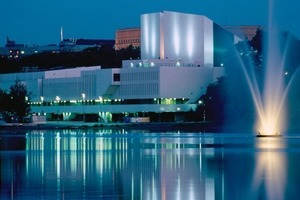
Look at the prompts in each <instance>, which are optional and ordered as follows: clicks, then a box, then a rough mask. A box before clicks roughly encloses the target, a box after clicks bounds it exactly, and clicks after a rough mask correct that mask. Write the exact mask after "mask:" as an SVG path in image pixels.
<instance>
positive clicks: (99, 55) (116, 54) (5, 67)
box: [0, 45, 140, 73]
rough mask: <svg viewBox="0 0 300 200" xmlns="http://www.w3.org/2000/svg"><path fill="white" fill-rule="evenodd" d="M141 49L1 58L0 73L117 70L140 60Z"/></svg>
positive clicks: (85, 51) (112, 49)
mask: <svg viewBox="0 0 300 200" xmlns="http://www.w3.org/2000/svg"><path fill="white" fill-rule="evenodd" d="M139 58H140V48H139V47H133V46H132V45H130V46H128V47H127V48H123V49H120V50H115V49H114V48H113V47H111V46H106V45H103V46H101V47H91V48H86V49H84V50H83V51H80V52H59V53H52V52H43V53H36V54H32V55H28V56H21V57H20V58H17V59H15V58H14V59H12V58H8V57H4V56H2V57H0V73H14V72H21V71H22V70H23V68H24V67H34V68H36V69H37V70H50V69H52V68H57V67H62V68H73V67H78V66H96V65H101V67H102V68H116V67H121V66H122V60H129V59H139Z"/></svg>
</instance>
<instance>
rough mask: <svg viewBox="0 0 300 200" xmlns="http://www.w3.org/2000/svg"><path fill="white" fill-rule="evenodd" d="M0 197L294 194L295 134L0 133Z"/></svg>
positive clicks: (298, 160)
mask: <svg viewBox="0 0 300 200" xmlns="http://www.w3.org/2000/svg"><path fill="white" fill-rule="evenodd" d="M0 138H1V140H0V144H1V146H0V149H1V151H0V155H1V190H0V192H1V193H0V199H146V200H148V199H149V200H150V199H151V200H155V199H172V200H173V199H174V200H176V199H184V200H193V199H195V200H199V199H209V200H210V199H212V200H213V199H228V200H232V199H238V200H240V199H251V200H252V199H300V189H299V188H300V134H293V135H284V136H283V137H279V138H256V137H255V136H254V135H253V134H250V133H248V134H246V133H240V134H230V133H227V134H225V133H218V134H216V133H214V134H211V133H180V132H169V133H150V132H147V131H137V130H136V131H131V132H126V131H125V130H117V131H116V130H46V131H43V130H38V131H33V130H30V131H24V132H22V131H19V132H3V131H2V132H1V134H0Z"/></svg>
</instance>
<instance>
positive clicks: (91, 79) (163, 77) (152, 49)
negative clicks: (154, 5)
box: [0, 11, 239, 122]
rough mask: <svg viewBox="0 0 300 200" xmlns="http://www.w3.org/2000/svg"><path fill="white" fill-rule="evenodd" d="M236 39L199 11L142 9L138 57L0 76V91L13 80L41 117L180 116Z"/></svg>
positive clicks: (220, 71) (117, 118)
mask: <svg viewBox="0 0 300 200" xmlns="http://www.w3.org/2000/svg"><path fill="white" fill-rule="evenodd" d="M238 40H239V38H238V37H236V36H235V35H233V34H231V33H229V32H228V31H226V30H225V29H223V28H222V27H221V26H219V25H217V24H216V23H214V22H213V21H212V20H210V19H208V18H207V17H205V16H201V15H194V14H185V13H178V12H169V11H164V12H158V13H150V14H143V15H141V59H140V60H125V61H123V64H122V68H112V69H101V67H100V66H94V67H78V68H73V69H62V70H52V71H44V72H28V73H14V74H2V75H0V88H1V89H6V90H8V89H9V87H10V86H11V85H13V84H14V81H15V80H16V79H19V80H21V81H22V82H23V83H24V84H26V86H27V89H28V91H30V92H31V93H32V95H31V96H30V102H31V103H30V104H31V110H32V112H33V113H37V114H38V115H46V117H47V119H48V120H54V119H55V118H57V117H59V118H60V120H79V118H80V116H85V118H86V119H85V120H87V121H97V120H101V121H102V122H112V121H114V122H116V121H124V120H130V118H134V117H137V119H138V117H139V118H140V119H143V120H145V119H146V121H147V119H148V120H150V121H159V120H164V119H167V120H169V121H178V120H184V119H183V118H182V115H183V113H184V112H188V111H190V110H195V109H196V107H197V104H198V101H199V98H200V97H201V96H202V95H203V94H205V92H206V88H207V86H208V85H209V84H211V83H213V82H215V81H216V80H217V78H218V77H220V76H223V75H224V68H223V62H224V59H225V56H226V52H227V50H228V48H229V47H231V46H232V45H233V44H234V43H235V42H237V41H238ZM162 116H168V117H167V118H163V117H162ZM161 117H162V118H161Z"/></svg>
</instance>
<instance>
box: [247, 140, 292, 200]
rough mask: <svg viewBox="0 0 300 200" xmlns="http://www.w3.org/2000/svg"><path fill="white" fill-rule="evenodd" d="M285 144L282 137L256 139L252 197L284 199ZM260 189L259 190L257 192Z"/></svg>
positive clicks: (285, 178)
mask: <svg viewBox="0 0 300 200" xmlns="http://www.w3.org/2000/svg"><path fill="white" fill-rule="evenodd" d="M285 148H286V144H285V141H284V140H283V139H282V138H259V139H258V140H257V149H258V150H259V151H258V152H257V153H256V168H255V172H254V176H253V182H252V189H253V191H252V194H259V195H263V196H256V197H254V199H285V197H284V195H285V190H286V181H287V174H286V173H287V166H286V165H287V159H286V155H285V154H286V152H285ZM258 191H261V192H258Z"/></svg>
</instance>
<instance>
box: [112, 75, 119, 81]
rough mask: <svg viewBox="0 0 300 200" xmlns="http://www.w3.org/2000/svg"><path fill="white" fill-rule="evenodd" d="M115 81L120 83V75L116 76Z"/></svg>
mask: <svg viewBox="0 0 300 200" xmlns="http://www.w3.org/2000/svg"><path fill="white" fill-rule="evenodd" d="M113 80H114V81H116V82H120V74H114V77H113Z"/></svg>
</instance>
